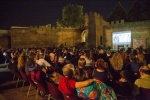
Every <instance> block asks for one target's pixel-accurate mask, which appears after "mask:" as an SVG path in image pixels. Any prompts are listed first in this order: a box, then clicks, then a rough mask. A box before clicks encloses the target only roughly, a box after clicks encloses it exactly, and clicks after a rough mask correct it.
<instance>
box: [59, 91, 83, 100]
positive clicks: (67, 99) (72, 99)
mask: <svg viewBox="0 0 150 100" xmlns="http://www.w3.org/2000/svg"><path fill="white" fill-rule="evenodd" d="M62 94H63V96H64V100H84V99H82V98H80V97H78V96H77V95H74V94H65V93H62Z"/></svg>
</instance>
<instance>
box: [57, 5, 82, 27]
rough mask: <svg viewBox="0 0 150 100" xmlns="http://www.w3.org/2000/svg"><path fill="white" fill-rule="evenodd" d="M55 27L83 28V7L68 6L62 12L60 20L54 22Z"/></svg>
mask: <svg viewBox="0 0 150 100" xmlns="http://www.w3.org/2000/svg"><path fill="white" fill-rule="evenodd" d="M56 24H57V26H71V27H75V26H83V25H84V16H83V6H80V5H73V4H69V5H67V6H65V7H64V8H63V10H62V20H61V21H59V20H58V21H57V22H56Z"/></svg>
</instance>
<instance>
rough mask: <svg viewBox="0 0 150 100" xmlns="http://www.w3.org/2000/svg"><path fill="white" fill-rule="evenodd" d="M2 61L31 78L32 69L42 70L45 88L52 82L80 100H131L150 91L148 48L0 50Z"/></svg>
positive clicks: (149, 57) (149, 55)
mask: <svg viewBox="0 0 150 100" xmlns="http://www.w3.org/2000/svg"><path fill="white" fill-rule="evenodd" d="M4 63H9V64H8V68H9V69H10V70H12V71H23V72H25V73H26V75H27V76H29V77H30V78H31V77H33V76H32V75H31V73H32V72H34V71H41V73H42V74H41V78H40V80H41V81H42V82H43V84H44V86H45V89H47V86H46V81H49V82H54V83H55V84H57V85H58V89H59V91H60V92H61V93H62V94H71V95H77V96H78V97H79V98H80V99H83V100H106V98H109V99H110V100H117V99H118V100H132V99H133V98H140V97H141V96H142V92H141V88H144V89H145V88H146V89H149V90H150V85H149V84H150V81H149V80H150V52H149V51H148V50H142V49H134V50H133V49H131V48H129V49H128V50H126V51H125V50H124V49H120V50H119V51H116V52H112V51H111V50H104V49H103V48H99V49H98V48H84V49H81V48H75V47H73V48H21V49H0V64H4ZM31 79H32V78H31ZM41 93H42V92H41ZM43 94H44V93H43ZM43 94H42V95H43ZM149 98H150V96H149Z"/></svg>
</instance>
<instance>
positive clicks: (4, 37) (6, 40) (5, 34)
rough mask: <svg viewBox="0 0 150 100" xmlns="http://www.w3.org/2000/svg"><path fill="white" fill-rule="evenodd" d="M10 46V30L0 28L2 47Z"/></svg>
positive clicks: (0, 45)
mask: <svg viewBox="0 0 150 100" xmlns="http://www.w3.org/2000/svg"><path fill="white" fill-rule="evenodd" d="M1 47H3V48H8V47H10V35H9V30H0V48H1Z"/></svg>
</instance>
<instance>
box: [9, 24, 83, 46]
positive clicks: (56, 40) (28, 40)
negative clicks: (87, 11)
mask: <svg viewBox="0 0 150 100" xmlns="http://www.w3.org/2000/svg"><path fill="white" fill-rule="evenodd" d="M82 30H83V29H82V28H80V27H77V28H69V27H67V28H61V27H46V26H40V27H12V28H11V47H12V48H16V47H20V48H23V47H52V46H56V47H59V46H60V45H61V44H63V45H67V46H74V45H75V44H77V43H78V42H81V33H82Z"/></svg>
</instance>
